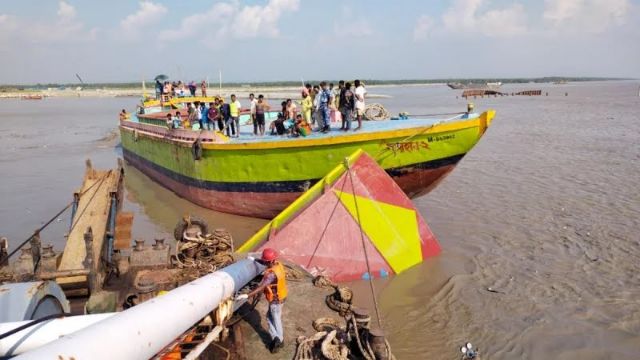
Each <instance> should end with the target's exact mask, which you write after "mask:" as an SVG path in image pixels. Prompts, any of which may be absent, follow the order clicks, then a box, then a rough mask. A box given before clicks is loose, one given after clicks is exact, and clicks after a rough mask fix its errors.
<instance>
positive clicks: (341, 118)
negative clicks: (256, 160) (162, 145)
mask: <svg viewBox="0 0 640 360" xmlns="http://www.w3.org/2000/svg"><path fill="white" fill-rule="evenodd" d="M185 89H188V91H189V93H188V94H186V93H185ZM206 89H207V87H206V82H204V81H203V82H202V83H201V86H200V91H201V96H202V97H206V95H207V93H206ZM196 91H197V87H196V86H195V82H193V81H192V82H190V83H189V84H188V85H185V84H184V83H182V82H181V81H179V82H176V83H169V82H165V83H164V84H162V83H160V82H159V81H157V82H156V95H157V96H159V97H160V98H161V99H162V97H163V96H170V97H174V96H176V97H190V96H191V97H195V96H196ZM366 94H367V91H366V89H365V87H364V84H363V83H362V82H361V81H360V80H355V81H354V83H353V84H351V83H350V82H345V81H343V80H340V81H339V82H338V86H337V87H335V86H334V84H333V83H327V82H326V81H323V82H321V83H319V84H317V85H313V86H312V85H311V84H305V86H304V88H303V89H302V91H301V98H300V100H299V101H297V102H296V101H294V100H292V99H286V100H285V101H283V102H282V103H281V104H280V108H279V109H276V108H272V107H271V105H270V104H269V103H268V102H267V100H266V99H265V97H264V95H262V94H260V95H258V96H257V97H256V96H255V95H254V94H253V93H252V94H249V98H248V107H247V108H245V109H243V108H242V104H241V103H240V101H239V100H238V98H237V97H236V95H235V94H232V95H231V96H230V98H229V100H228V101H225V99H224V98H222V97H218V96H217V97H215V98H214V100H213V101H212V102H208V103H206V102H201V101H195V100H196V99H194V101H193V102H188V103H187V104H186V108H184V109H181V110H182V111H180V110H178V111H176V112H175V113H172V112H170V113H167V115H166V117H167V118H166V120H167V126H169V127H170V128H173V129H176V128H183V129H193V130H212V131H213V130H216V129H217V130H218V131H221V132H223V133H225V134H226V135H227V136H229V137H239V136H240V125H241V124H240V114H241V113H248V115H249V116H250V117H249V120H248V121H247V122H246V124H253V134H254V135H256V136H263V135H265V132H266V130H267V128H266V120H267V117H268V114H270V113H273V112H275V111H277V110H279V112H278V113H277V117H276V118H275V120H273V121H271V122H270V123H269V126H268V130H269V133H270V134H271V135H279V136H291V137H298V136H302V137H305V136H308V135H310V134H311V133H312V132H314V131H316V132H321V133H327V132H329V131H330V130H331V123H340V124H341V127H340V130H342V131H349V130H353V131H357V130H360V129H361V128H362V119H363V117H364V111H365V97H366ZM354 121H357V127H355V128H354V127H353V125H352V123H353V122H354Z"/></svg>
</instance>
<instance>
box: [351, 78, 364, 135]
mask: <svg viewBox="0 0 640 360" xmlns="http://www.w3.org/2000/svg"><path fill="white" fill-rule="evenodd" d="M354 85H355V86H356V91H355V93H356V116H357V119H358V127H357V128H355V129H353V131H356V130H360V128H362V118H363V117H364V109H365V104H364V97H365V95H366V94H367V90H366V89H365V88H364V85H362V83H360V80H356V81H354Z"/></svg>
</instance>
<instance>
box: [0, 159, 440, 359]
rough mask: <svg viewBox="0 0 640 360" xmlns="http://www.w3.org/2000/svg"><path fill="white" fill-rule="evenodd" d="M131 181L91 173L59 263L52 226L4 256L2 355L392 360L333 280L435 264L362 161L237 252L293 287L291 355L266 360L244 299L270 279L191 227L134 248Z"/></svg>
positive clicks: (211, 234)
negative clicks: (269, 251) (267, 255)
mask: <svg viewBox="0 0 640 360" xmlns="http://www.w3.org/2000/svg"><path fill="white" fill-rule="evenodd" d="M123 179H124V171H123V169H122V166H121V165H120V166H119V167H118V168H117V169H114V170H109V171H100V170H96V169H94V168H93V167H92V166H91V163H90V162H87V170H86V172H85V178H84V181H83V185H82V187H81V188H80V189H79V190H78V191H77V192H76V193H75V194H74V196H73V201H72V202H71V203H70V204H69V205H68V206H66V207H65V208H64V209H63V211H64V210H66V209H71V212H72V216H71V218H72V222H71V224H70V226H69V235H68V238H67V242H66V245H65V249H64V251H63V252H62V253H56V252H54V250H53V248H52V246H50V245H46V246H42V244H41V234H40V232H41V231H42V230H43V229H44V226H43V227H41V228H40V229H38V231H36V232H35V233H34V234H33V235H32V236H31V237H29V239H27V241H25V242H24V243H22V244H19V246H18V247H17V248H16V249H15V250H14V251H13V252H12V253H15V252H17V251H18V249H21V250H22V253H21V254H20V256H19V258H18V259H17V260H16V261H14V262H13V263H12V264H11V265H10V266H9V264H8V262H7V261H6V260H7V258H8V257H9V256H10V255H11V254H12V253H9V252H8V246H4V247H3V249H4V250H3V254H2V263H3V264H5V266H4V267H3V268H2V280H3V285H2V288H1V289H0V290H1V291H0V303H2V304H3V307H2V308H3V309H13V311H11V312H9V313H7V312H5V313H3V314H2V316H1V317H0V320H1V321H2V323H1V324H0V333H1V334H0V356H17V357H16V358H21V359H48V358H51V359H80V358H91V359H113V358H118V359H149V358H154V359H195V358H219V356H220V355H221V354H228V356H229V358H233V359H263V358H268V357H270V356H273V358H283V357H290V358H295V359H347V358H348V359H359V358H363V359H390V358H393V357H392V355H391V348H390V346H389V344H388V343H387V342H386V341H385V338H384V333H383V332H382V331H381V328H380V318H379V315H378V314H377V309H376V317H372V316H370V315H369V313H368V311H367V310H365V309H361V308H358V307H357V306H355V304H354V295H353V292H351V291H350V290H349V289H348V288H346V287H344V286H341V285H339V284H337V283H335V282H334V281H344V280H353V279H362V278H364V279H371V278H372V277H384V276H388V275H390V274H398V273H400V272H402V271H403V270H405V269H407V268H409V267H411V266H413V265H416V264H417V263H419V262H421V261H422V260H423V259H424V258H426V257H428V256H432V255H435V254H437V253H438V251H439V246H438V244H437V242H436V241H435V238H434V236H433V234H432V233H431V231H430V230H429V228H428V226H427V224H426V222H425V221H424V219H423V218H422V216H421V215H420V214H419V212H417V211H416V209H415V207H414V206H413V205H412V203H411V201H410V200H409V198H408V197H407V196H406V195H405V194H404V193H403V192H402V190H401V189H400V187H399V186H398V185H397V184H396V183H395V182H394V181H393V180H392V179H391V178H390V177H389V176H388V174H387V173H386V172H385V171H384V170H383V169H382V168H380V167H379V166H378V165H377V164H376V162H375V161H374V160H373V159H372V158H371V157H369V156H368V155H367V154H366V153H365V152H363V151H361V150H358V151H356V152H354V153H353V154H351V155H350V156H348V157H346V158H345V159H343V160H342V162H339V163H338V164H337V166H336V167H335V168H334V169H333V170H331V171H330V172H329V173H328V174H327V175H326V176H325V177H324V178H322V179H321V181H319V182H318V183H317V184H316V185H314V186H312V187H311V188H310V189H309V190H308V191H307V192H306V193H305V194H304V195H303V196H301V197H300V198H299V199H298V200H296V201H295V202H294V203H293V204H292V205H291V206H290V207H288V208H287V209H286V210H285V211H284V212H283V213H282V214H280V215H278V216H277V217H276V218H275V219H274V220H273V221H272V222H271V223H269V224H268V225H267V226H266V227H265V228H263V229H262V230H260V231H259V232H258V233H257V234H256V235H255V236H254V237H252V238H251V239H250V240H249V241H247V242H246V243H245V245H243V246H242V248H241V249H240V250H241V252H250V251H251V250H259V247H260V246H265V244H268V246H271V247H274V248H276V249H278V250H279V252H280V253H281V255H282V258H283V259H284V260H285V262H284V263H285V265H286V276H287V278H288V279H290V280H296V281H290V282H289V284H290V285H289V287H290V295H289V297H288V299H287V305H286V307H285V309H287V310H286V311H287V314H286V316H285V317H284V329H285V339H284V340H285V344H286V346H285V348H284V349H283V351H282V352H281V353H279V354H278V355H271V354H269V352H268V350H267V349H266V348H265V341H266V340H264V338H263V335H264V334H263V333H264V325H263V324H262V320H261V319H262V316H260V315H259V313H258V312H257V310H260V311H265V309H264V305H263V304H259V303H258V302H257V300H254V301H252V302H251V303H247V302H246V301H238V300H237V299H238V297H237V294H238V293H244V292H247V291H250V289H251V288H252V287H254V286H255V285H256V283H257V281H258V280H259V279H260V276H261V273H262V271H263V270H264V266H263V265H262V264H261V263H260V262H257V261H254V260H252V259H251V258H248V259H247V258H245V256H243V255H240V254H237V253H234V251H233V250H234V246H233V240H232V238H231V235H230V234H229V233H228V232H227V231H225V230H223V229H217V230H215V231H209V229H208V226H207V224H206V223H205V222H204V221H202V220H200V219H198V218H195V217H190V216H187V217H185V218H184V219H182V220H181V221H180V222H179V223H178V225H177V227H176V231H175V237H176V242H175V243H174V244H168V243H165V240H164V239H155V243H154V244H153V245H152V246H148V245H145V243H144V241H143V240H139V239H135V240H134V239H132V237H131V226H132V221H133V215H132V214H131V213H127V212H124V211H122V198H123V196H122V185H123ZM60 213H61V212H60ZM60 213H58V214H56V216H55V217H54V218H53V219H56V218H58V216H59V215H60ZM46 225H47V224H45V226H46ZM5 245H6V243H5ZM327 290H329V292H327ZM256 309H257V310H256ZM336 313H337V314H338V315H339V317H340V318H341V319H342V320H337V319H335V318H334V317H335V315H336ZM372 319H375V320H378V325H377V326H376V325H374V323H375V322H374V321H372ZM309 325H313V329H315V331H312V332H310V333H309V332H308V331H307V330H306V329H308V328H309ZM261 329H262V330H261ZM243 334H244V335H243Z"/></svg>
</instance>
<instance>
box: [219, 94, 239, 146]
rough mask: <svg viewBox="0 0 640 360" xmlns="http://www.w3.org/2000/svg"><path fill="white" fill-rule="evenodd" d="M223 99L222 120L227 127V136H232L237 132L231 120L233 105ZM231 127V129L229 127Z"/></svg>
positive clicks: (221, 107)
mask: <svg viewBox="0 0 640 360" xmlns="http://www.w3.org/2000/svg"><path fill="white" fill-rule="evenodd" d="M220 101H222V104H220V115H221V116H222V121H223V123H224V128H225V129H226V133H227V136H229V137H231V135H232V134H235V133H236V130H235V124H234V123H233V121H231V107H230V106H229V104H228V103H226V102H224V100H222V99H221V100H220ZM230 127H231V129H229V128H230Z"/></svg>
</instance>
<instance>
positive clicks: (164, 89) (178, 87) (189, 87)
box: [156, 80, 207, 100]
mask: <svg viewBox="0 0 640 360" xmlns="http://www.w3.org/2000/svg"><path fill="white" fill-rule="evenodd" d="M197 90H198V85H197V84H196V82H195V81H191V82H189V83H188V84H187V83H184V82H182V81H173V82H169V81H165V82H164V83H163V82H161V81H160V80H156V100H161V99H163V98H165V99H166V98H169V97H187V96H196V91H197ZM200 94H201V96H203V97H206V96H207V82H206V81H204V80H202V82H200Z"/></svg>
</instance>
